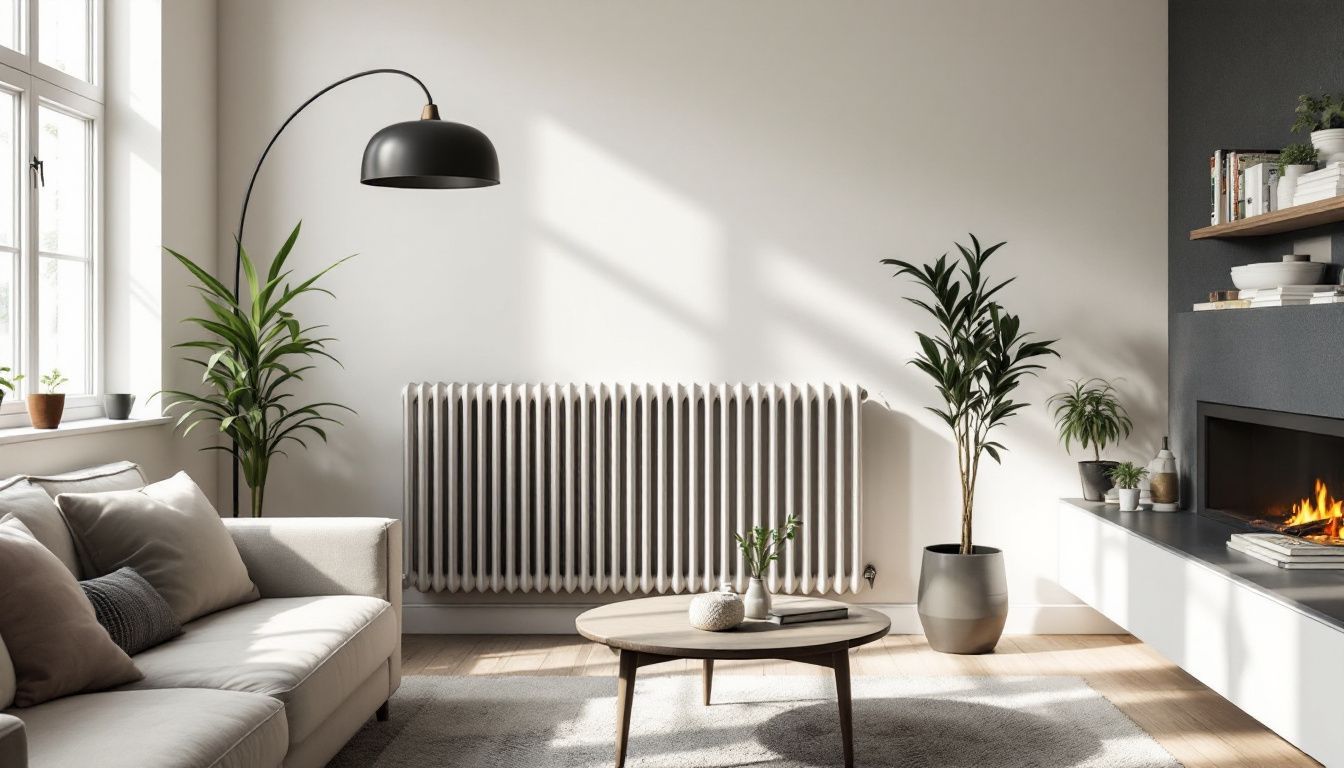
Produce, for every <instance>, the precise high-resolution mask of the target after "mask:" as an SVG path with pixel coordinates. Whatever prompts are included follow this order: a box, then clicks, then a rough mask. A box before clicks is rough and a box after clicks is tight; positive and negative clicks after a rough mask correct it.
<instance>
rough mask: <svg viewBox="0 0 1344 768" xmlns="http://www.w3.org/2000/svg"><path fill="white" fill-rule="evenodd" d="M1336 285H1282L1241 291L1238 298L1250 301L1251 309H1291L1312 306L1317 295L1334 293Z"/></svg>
mask: <svg viewBox="0 0 1344 768" xmlns="http://www.w3.org/2000/svg"><path fill="white" fill-rule="evenodd" d="M1338 287H1339V286H1336V285H1281V286H1279V287H1278V288H1260V289H1251V290H1245V291H1239V292H1238V294H1237V298H1239V299H1250V300H1251V307H1252V308H1255V307H1291V306H1296V305H1301V304H1310V303H1311V300H1312V299H1314V298H1316V294H1318V293H1324V292H1326V291H1333V290H1334V289H1335V288H1338Z"/></svg>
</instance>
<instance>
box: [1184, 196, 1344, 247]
mask: <svg viewBox="0 0 1344 768" xmlns="http://www.w3.org/2000/svg"><path fill="white" fill-rule="evenodd" d="M1339 221H1344V195H1341V196H1339V197H1331V198H1328V199H1326V200H1317V201H1316V202H1314V203H1307V204H1305V205H1294V206H1293V207H1292V208H1285V209H1283V210H1282V211H1275V212H1273V213H1266V214H1261V215H1260V216H1252V217H1251V218H1249V219H1241V220H1240V221H1233V222H1230V223H1228V224H1217V225H1214V226H1210V227H1203V228H1201V229H1195V230H1191V232H1190V239H1191V240H1204V239H1206V238H1210V237H1258V236H1260V235H1277V234H1279V233H1280V232H1292V231H1294V230H1298V229H1307V228H1308V227H1319V226H1320V225H1322V224H1334V223H1335V222H1339Z"/></svg>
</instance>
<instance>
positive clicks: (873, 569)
mask: <svg viewBox="0 0 1344 768" xmlns="http://www.w3.org/2000/svg"><path fill="white" fill-rule="evenodd" d="M863 578H865V579H867V580H868V588H869V589H872V588H873V582H874V581H877V566H875V565H873V564H872V563H869V564H868V567H866V568H864V569H863Z"/></svg>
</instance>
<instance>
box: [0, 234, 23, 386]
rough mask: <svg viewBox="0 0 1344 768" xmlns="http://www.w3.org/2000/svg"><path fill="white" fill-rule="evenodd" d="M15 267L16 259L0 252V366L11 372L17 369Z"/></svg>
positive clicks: (9, 254) (10, 254)
mask: <svg viewBox="0 0 1344 768" xmlns="http://www.w3.org/2000/svg"><path fill="white" fill-rule="evenodd" d="M17 267H18V259H17V258H16V257H15V255H14V254H12V253H8V252H5V251H0V365H2V366H5V367H6V368H9V369H11V370H17V369H18V367H19V366H18V362H19V361H18V359H17V358H15V356H14V353H15V349H14V339H15V336H16V332H17V330H18V329H17V328H15V327H14V313H15V312H16V311H17V310H18V301H17V299H18V296H17V295H16V294H15V292H14V286H15V285H16V284H17V282H18V280H17V273H18V269H17Z"/></svg>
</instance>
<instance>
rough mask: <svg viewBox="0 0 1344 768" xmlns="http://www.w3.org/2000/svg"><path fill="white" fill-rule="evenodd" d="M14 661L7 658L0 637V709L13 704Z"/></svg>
mask: <svg viewBox="0 0 1344 768" xmlns="http://www.w3.org/2000/svg"><path fill="white" fill-rule="evenodd" d="M16 684H17V681H16V680H15V679H14V662H12V661H10V660H9V651H7V650H5V638H3V637H0V709H9V708H10V707H11V706H13V705H14V688H15V685H16Z"/></svg>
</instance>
